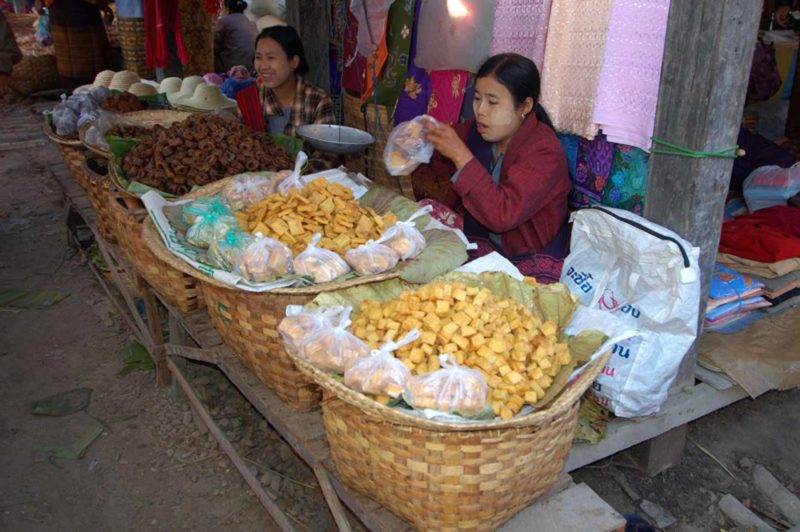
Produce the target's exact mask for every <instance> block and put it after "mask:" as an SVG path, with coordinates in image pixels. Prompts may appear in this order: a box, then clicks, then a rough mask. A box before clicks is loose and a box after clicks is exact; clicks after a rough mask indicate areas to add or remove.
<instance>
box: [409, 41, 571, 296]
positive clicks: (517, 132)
mask: <svg viewBox="0 0 800 532" xmlns="http://www.w3.org/2000/svg"><path fill="white" fill-rule="evenodd" d="M539 85H540V81H539V71H538V69H537V68H536V65H535V64H534V63H533V61H531V60H530V59H528V58H526V57H523V56H521V55H518V54H500V55H495V56H492V57H490V58H489V59H487V60H486V62H485V63H484V64H483V65H482V66H481V67H480V69H479V70H478V73H477V76H476V81H475V96H474V100H473V103H472V106H473V110H474V113H475V118H474V119H471V120H468V121H467V122H464V123H462V124H459V125H457V126H456V127H455V128H453V127H450V126H448V125H446V124H439V123H434V122H431V121H428V122H427V123H426V131H427V137H428V140H429V141H430V142H431V143H432V144H433V147H434V148H435V149H436V153H435V154H434V157H433V159H432V160H431V163H430V164H429V165H422V166H420V167H419V168H418V169H417V171H416V172H414V174H413V175H412V181H413V185H414V191H415V194H416V195H417V198H418V199H419V198H421V197H422V198H424V197H431V196H430V195H428V194H427V192H431V191H432V192H434V194H433V196H434V197H435V196H436V193H437V192H438V193H439V198H443V199H444V202H445V203H446V204H447V206H448V207H450V208H452V209H454V210H455V211H456V212H457V213H458V214H460V215H461V216H462V217H463V227H464V233H465V234H466V235H467V237H468V238H469V239H470V241H473V242H476V243H477V244H478V250H477V251H476V252H472V253H471V256H472V258H475V257H477V256H480V255H484V254H486V253H490V252H492V251H497V252H499V253H501V254H502V255H504V256H506V257H507V258H508V259H509V260H511V262H513V263H514V264H515V265H516V266H517V267H518V268H519V269H520V271H521V272H522V273H523V274H524V275H531V276H534V277H537V278H541V280H542V281H543V282H548V281H551V282H552V281H557V280H558V278H559V276H560V273H561V265H562V264H563V258H564V257H565V256H566V254H567V252H568V241H569V230H568V226H567V196H568V194H569V191H570V188H571V183H570V180H569V174H568V170H567V161H566V157H565V155H564V150H563V148H562V147H561V144H560V143H559V141H558V137H557V136H556V133H555V131H554V130H553V126H552V124H551V123H550V119H549V118H548V116H547V113H546V112H545V110H544V109H543V108H542V106H541V105H539V103H538V102H539ZM443 190H444V194H441V192H442V191H443Z"/></svg>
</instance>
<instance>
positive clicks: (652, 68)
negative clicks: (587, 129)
mask: <svg viewBox="0 0 800 532" xmlns="http://www.w3.org/2000/svg"><path fill="white" fill-rule="evenodd" d="M668 14H669V0H615V1H614V5H613V7H612V9H611V19H610V20H609V23H608V37H607V38H606V43H605V49H604V52H603V67H602V68H601V69H600V80H599V82H598V85H597V99H596V100H595V106H594V114H593V117H592V120H593V121H594V122H596V123H597V124H598V125H599V126H600V127H601V128H602V130H603V133H605V135H606V137H607V138H608V140H609V141H610V142H615V143H618V144H627V145H630V146H635V147H637V148H641V149H643V150H648V151H649V150H650V145H651V141H650V137H652V136H653V128H654V126H655V121H656V105H657V104H658V89H659V86H660V81H661V62H662V59H663V57H664V40H665V39H666V35H667V15H668ZM644 21H646V23H644Z"/></svg>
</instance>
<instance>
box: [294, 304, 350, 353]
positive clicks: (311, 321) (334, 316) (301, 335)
mask: <svg viewBox="0 0 800 532" xmlns="http://www.w3.org/2000/svg"><path fill="white" fill-rule="evenodd" d="M344 311H345V307H342V306H333V307H319V308H312V309H308V310H303V309H302V307H292V306H289V307H286V317H285V318H283V320H281V323H280V325H278V332H279V333H280V335H281V338H283V343H284V344H286V346H287V347H289V348H290V349H292V350H295V351H299V350H300V346H301V345H302V344H303V342H304V341H305V339H306V338H307V337H308V336H309V335H311V333H313V332H314V331H316V330H317V329H329V328H331V327H333V326H335V325H336V324H337V323H338V321H339V320H338V318H339V315H340V314H341V313H342V312H344Z"/></svg>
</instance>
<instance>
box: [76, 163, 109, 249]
mask: <svg viewBox="0 0 800 532" xmlns="http://www.w3.org/2000/svg"><path fill="white" fill-rule="evenodd" d="M95 168H96V169H97V171H96V170H95ZM83 173H84V176H85V177H84V178H85V179H86V195H87V196H88V198H89V203H91V204H92V207H93V208H94V211H95V213H96V215H97V216H96V220H95V223H96V224H97V230H98V232H99V233H100V236H102V237H103V238H104V239H105V240H106V241H107V242H111V243H115V242H116V241H117V236H116V234H117V224H116V222H115V220H114V215H113V213H112V212H111V199H110V197H109V189H110V181H109V180H108V159H106V158H105V157H100V156H98V155H90V156H89V157H87V158H86V159H85V160H84V161H83Z"/></svg>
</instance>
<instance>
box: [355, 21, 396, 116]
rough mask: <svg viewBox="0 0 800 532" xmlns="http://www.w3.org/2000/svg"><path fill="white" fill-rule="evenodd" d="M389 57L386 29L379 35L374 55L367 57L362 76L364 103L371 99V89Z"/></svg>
mask: <svg viewBox="0 0 800 532" xmlns="http://www.w3.org/2000/svg"><path fill="white" fill-rule="evenodd" d="M388 57H389V49H388V48H387V47H386V28H385V27H384V28H383V30H382V33H381V40H380V44H378V49H377V50H375V53H374V54H372V55H370V56H369V57H367V67H366V68H367V71H366V72H365V75H364V92H363V93H362V94H361V101H366V100H368V99H370V98H371V97H372V89H373V88H374V87H375V82H376V81H377V80H378V79H379V78H380V76H381V71H382V70H383V65H384V64H386V59H388Z"/></svg>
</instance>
